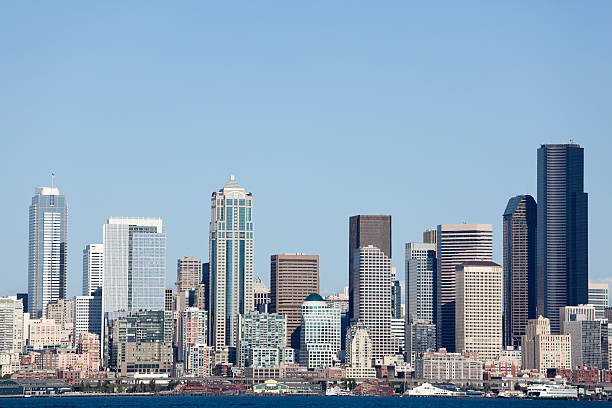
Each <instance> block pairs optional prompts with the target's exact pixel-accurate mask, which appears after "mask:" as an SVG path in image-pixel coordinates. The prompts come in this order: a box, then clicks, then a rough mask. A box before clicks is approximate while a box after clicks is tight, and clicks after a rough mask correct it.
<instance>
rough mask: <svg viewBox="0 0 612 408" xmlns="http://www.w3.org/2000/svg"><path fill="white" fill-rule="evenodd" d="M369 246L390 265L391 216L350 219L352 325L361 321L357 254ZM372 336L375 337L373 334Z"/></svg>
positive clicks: (350, 318) (368, 216) (360, 216)
mask: <svg viewBox="0 0 612 408" xmlns="http://www.w3.org/2000/svg"><path fill="white" fill-rule="evenodd" d="M369 245H372V246H374V247H375V248H378V249H379V250H380V251H381V252H382V253H383V254H384V255H385V256H386V257H387V258H388V259H389V264H390V262H391V259H392V255H391V216H390V215H354V216H352V217H350V218H349V254H348V258H349V259H348V263H349V300H350V303H349V320H350V322H351V324H353V323H356V322H357V321H358V320H360V318H359V316H358V314H359V301H360V293H359V292H360V287H359V279H360V272H359V262H358V258H356V255H355V253H356V252H358V251H359V250H360V248H364V247H367V246H369ZM390 268H391V266H389V272H390ZM389 297H390V295H389ZM372 335H373V336H375V334H373V333H372ZM375 354H376V352H375Z"/></svg>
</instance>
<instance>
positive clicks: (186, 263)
mask: <svg viewBox="0 0 612 408" xmlns="http://www.w3.org/2000/svg"><path fill="white" fill-rule="evenodd" d="M201 281H202V261H201V260H199V259H197V258H194V257H193V256H186V257H184V258H181V259H179V260H177V261H176V291H177V292H179V293H180V292H183V291H184V290H190V289H191V290H195V289H196V288H197V287H198V285H199V284H200V282H201Z"/></svg>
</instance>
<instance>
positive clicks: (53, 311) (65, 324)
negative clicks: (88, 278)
mask: <svg viewBox="0 0 612 408" xmlns="http://www.w3.org/2000/svg"><path fill="white" fill-rule="evenodd" d="M45 318H47V319H53V320H55V322H56V323H59V324H60V325H61V326H62V330H72V329H73V327H74V299H56V300H52V301H51V302H49V303H48V304H47V310H46V312H45Z"/></svg>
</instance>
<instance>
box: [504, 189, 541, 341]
mask: <svg viewBox="0 0 612 408" xmlns="http://www.w3.org/2000/svg"><path fill="white" fill-rule="evenodd" d="M503 223H504V236H503V240H504V249H503V250H504V255H503V257H504V326H503V329H504V345H505V346H514V347H517V346H520V345H521V338H522V336H523V335H524V334H525V326H527V320H528V319H535V318H536V317H537V316H536V303H537V301H536V291H535V288H536V248H537V246H536V232H537V206H536V202H535V200H534V199H533V197H531V196H530V195H519V196H516V197H512V198H511V199H510V200H509V201H508V205H507V206H506V210H505V211H504V215H503Z"/></svg>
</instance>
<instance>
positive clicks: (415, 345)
mask: <svg viewBox="0 0 612 408" xmlns="http://www.w3.org/2000/svg"><path fill="white" fill-rule="evenodd" d="M406 341H407V342H408V343H407V344H406V355H407V356H408V362H409V363H411V364H412V363H414V361H415V356H417V355H418V354H420V353H425V352H432V351H436V325H435V324H433V323H431V322H429V321H427V320H413V321H412V323H410V324H409V325H408V332H407V333H406Z"/></svg>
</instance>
